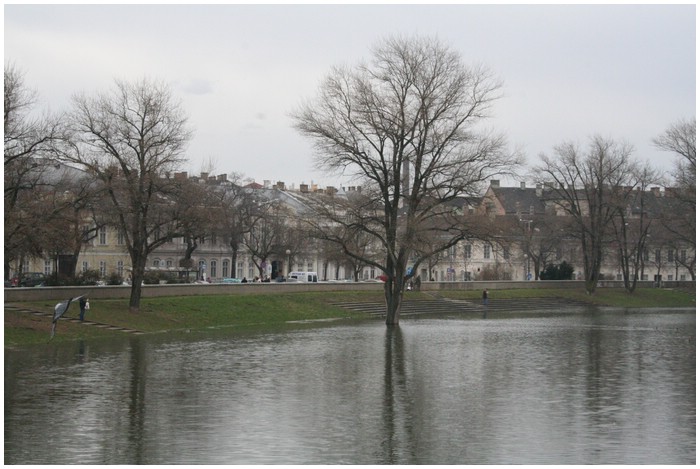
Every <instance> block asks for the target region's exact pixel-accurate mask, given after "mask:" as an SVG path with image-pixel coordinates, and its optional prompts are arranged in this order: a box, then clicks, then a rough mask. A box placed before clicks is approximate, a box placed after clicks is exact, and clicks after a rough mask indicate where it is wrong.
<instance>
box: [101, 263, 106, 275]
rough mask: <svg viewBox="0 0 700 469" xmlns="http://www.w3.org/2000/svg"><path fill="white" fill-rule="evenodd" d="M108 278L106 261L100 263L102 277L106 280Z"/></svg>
mask: <svg viewBox="0 0 700 469" xmlns="http://www.w3.org/2000/svg"><path fill="white" fill-rule="evenodd" d="M106 276H107V263H106V262H105V261H100V277H102V278H104V277H106Z"/></svg>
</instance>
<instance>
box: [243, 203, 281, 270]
mask: <svg viewBox="0 0 700 469" xmlns="http://www.w3.org/2000/svg"><path fill="white" fill-rule="evenodd" d="M256 210H257V211H256V213H255V214H254V216H253V217H251V218H250V219H249V220H248V221H249V222H251V224H250V225H249V229H248V230H247V231H246V233H245V235H244V236H243V238H242V244H243V245H244V246H245V247H246V248H247V249H248V251H249V252H250V254H251V258H252V260H253V263H254V264H255V267H257V269H258V273H259V274H260V277H264V270H265V266H266V265H267V261H268V259H270V257H271V256H272V254H274V253H277V254H281V252H282V251H283V246H284V245H285V241H286V239H285V232H286V226H287V221H288V218H289V214H288V213H287V209H286V207H284V206H283V205H282V204H281V203H279V202H273V203H264V204H262V205H259V206H258V207H257V209H256Z"/></svg>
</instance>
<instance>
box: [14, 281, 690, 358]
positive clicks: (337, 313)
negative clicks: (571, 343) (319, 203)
mask: <svg viewBox="0 0 700 469" xmlns="http://www.w3.org/2000/svg"><path fill="white" fill-rule="evenodd" d="M421 295H424V293H419V292H407V298H419V297H421ZM439 295H440V296H444V297H449V298H470V299H471V298H473V299H478V298H479V297H480V295H481V292H479V291H449V290H444V291H440V292H439ZM490 296H491V298H507V299H517V298H533V297H536V298H543V297H559V298H570V299H574V300H578V301H584V302H588V303H591V304H596V305H602V306H619V307H694V306H695V298H694V292H692V293H690V292H680V291H673V290H661V289H643V290H639V291H637V292H636V293H635V294H633V295H630V294H628V293H627V292H625V291H624V290H621V289H601V290H599V291H598V292H597V293H596V294H595V295H594V296H589V295H586V293H585V292H584V291H578V290H562V289H551V290H548V289H538V290H493V291H491V294H490ZM351 301H376V302H381V301H383V298H382V294H381V292H334V293H287V294H276V295H269V294H268V295H227V296H189V297H167V298H144V299H143V300H142V302H141V312H140V313H138V314H132V313H129V312H128V302H127V300H99V301H97V300H94V301H91V309H90V310H89V311H88V313H87V315H86V320H89V321H94V322H97V323H103V324H110V325H113V326H119V327H125V328H128V329H134V330H138V331H142V332H146V333H158V332H168V331H185V330H198V329H206V328H212V327H216V328H221V327H229V328H234V329H235V328H237V329H254V328H258V329H270V328H275V327H284V326H285V325H286V324H289V322H290V321H317V320H328V319H347V320H361V319H367V318H368V316H367V315H366V314H363V313H356V312H352V311H348V310H346V309H343V308H340V307H338V306H335V305H334V303H339V302H351ZM54 305H55V302H54V301H46V302H34V303H19V304H15V305H14V306H18V307H21V308H26V309H30V310H33V311H41V312H46V313H51V312H52V311H53V307H54ZM78 312H79V311H78V307H77V305H71V307H70V309H69V310H68V313H67V314H66V316H68V317H77V316H78ZM50 330H51V318H50V316H48V315H47V316H35V315H32V314H29V313H26V312H19V311H11V310H5V334H4V337H5V347H12V346H19V345H28V344H41V343H46V342H47V340H48V338H49V333H50ZM57 331H58V332H57V334H56V337H55V338H54V339H53V340H54V341H57V342H62V341H70V340H76V339H81V338H100V337H113V336H115V335H121V334H124V332H120V331H112V330H107V329H103V328H99V327H94V326H93V327H90V326H87V325H85V324H80V323H73V322H69V321H60V322H59V324H58V328H57Z"/></svg>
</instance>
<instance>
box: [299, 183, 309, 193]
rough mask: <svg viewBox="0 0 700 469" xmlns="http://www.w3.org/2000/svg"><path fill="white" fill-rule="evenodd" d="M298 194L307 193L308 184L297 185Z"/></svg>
mask: <svg viewBox="0 0 700 469" xmlns="http://www.w3.org/2000/svg"><path fill="white" fill-rule="evenodd" d="M299 192H303V193H304V194H306V193H307V192H309V185H308V184H299Z"/></svg>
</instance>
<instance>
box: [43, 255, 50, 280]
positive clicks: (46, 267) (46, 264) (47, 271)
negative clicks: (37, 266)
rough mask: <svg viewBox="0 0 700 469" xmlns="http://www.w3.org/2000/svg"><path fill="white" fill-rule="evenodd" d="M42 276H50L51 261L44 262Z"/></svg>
mask: <svg viewBox="0 0 700 469" xmlns="http://www.w3.org/2000/svg"><path fill="white" fill-rule="evenodd" d="M44 275H46V276H49V275H51V260H50V259H46V260H45V261H44Z"/></svg>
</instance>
